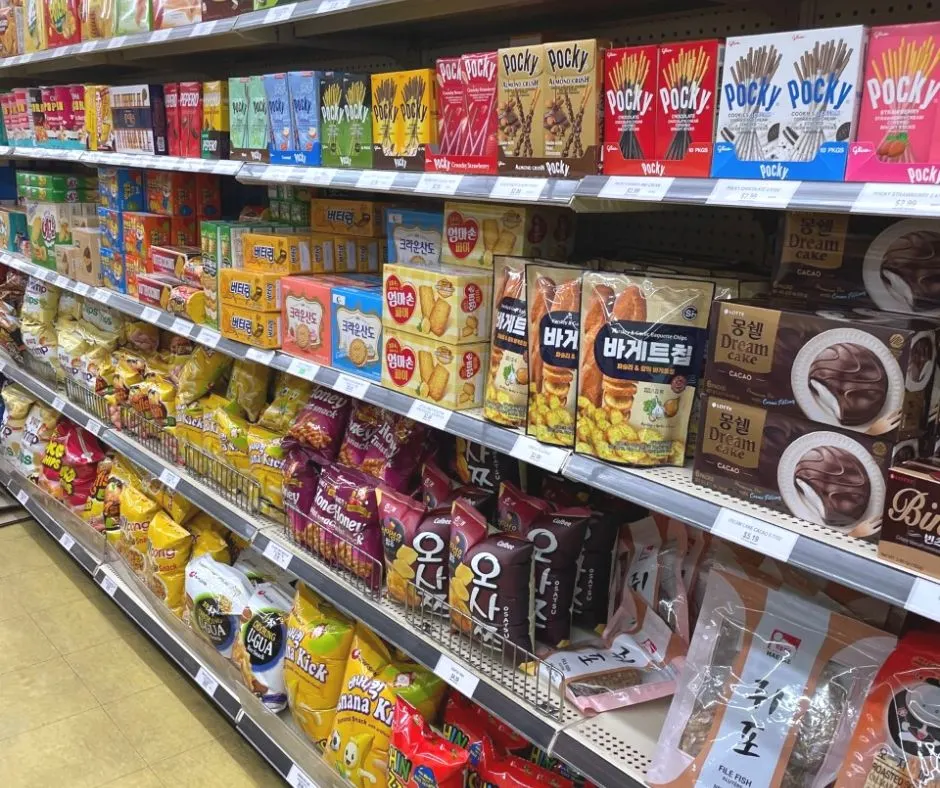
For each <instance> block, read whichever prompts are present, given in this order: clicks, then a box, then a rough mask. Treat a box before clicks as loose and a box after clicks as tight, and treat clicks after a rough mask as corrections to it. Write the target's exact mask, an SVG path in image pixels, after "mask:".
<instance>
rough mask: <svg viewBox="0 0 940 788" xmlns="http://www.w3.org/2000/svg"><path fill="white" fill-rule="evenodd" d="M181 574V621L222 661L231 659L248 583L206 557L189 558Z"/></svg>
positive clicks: (228, 567)
mask: <svg viewBox="0 0 940 788" xmlns="http://www.w3.org/2000/svg"><path fill="white" fill-rule="evenodd" d="M185 574H186V585H185V591H186V599H185V602H184V610H183V620H184V621H186V622H187V623H188V624H189V626H190V627H191V628H192V630H193V632H195V633H196V634H197V635H200V636H201V637H203V638H205V640H206V641H208V642H209V643H211V644H212V646H213V647H214V648H215V650H216V651H218V652H219V653H220V654H221V655H222V656H223V657H231V655H232V647H233V645H234V644H235V640H236V638H237V637H238V634H239V631H240V627H241V615H242V611H243V610H244V609H245V608H246V607H247V606H248V600H249V599H250V598H251V595H252V590H253V589H252V585H251V583H250V582H248V578H247V577H245V575H244V574H243V573H242V572H240V571H238V570H237V569H234V568H233V567H231V566H227V565H226V564H223V563H219V562H218V561H215V560H213V558H212V557H211V556H209V555H201V556H199V557H196V558H193V559H192V561H190V562H189V565H188V566H187V567H186V573H185Z"/></svg>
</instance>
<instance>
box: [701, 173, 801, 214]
mask: <svg viewBox="0 0 940 788" xmlns="http://www.w3.org/2000/svg"><path fill="white" fill-rule="evenodd" d="M800 183H801V181H744V180H734V179H730V180H720V181H715V188H713V189H712V193H711V194H710V195H709V196H708V199H707V200H706V203H707V204H708V205H732V206H735V207H741V208H776V209H778V210H784V209H785V208H786V207H787V206H788V205H789V204H790V200H792V199H793V195H794V194H795V193H796V190H797V189H798V188H800Z"/></svg>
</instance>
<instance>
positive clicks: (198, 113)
mask: <svg viewBox="0 0 940 788" xmlns="http://www.w3.org/2000/svg"><path fill="white" fill-rule="evenodd" d="M202 115H203V109H202V83H201V82H180V83H179V154H178V155H180V156H186V157H188V158H193V159H198V158H199V157H200V155H201V150H202V130H203V119H202Z"/></svg>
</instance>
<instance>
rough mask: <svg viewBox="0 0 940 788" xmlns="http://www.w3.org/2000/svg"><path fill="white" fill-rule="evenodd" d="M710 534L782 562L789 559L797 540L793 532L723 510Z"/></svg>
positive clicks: (745, 515)
mask: <svg viewBox="0 0 940 788" xmlns="http://www.w3.org/2000/svg"><path fill="white" fill-rule="evenodd" d="M712 534H713V535H715V536H720V537H722V538H723V539H729V540H730V541H732V542H736V543H737V544H739V545H743V546H744V547H749V548H751V550H756V551H757V552H758V553H763V554H764V555H769V556H770V557H771V558H776V559H777V560H778V561H783V562H786V561H787V560H788V559H789V558H790V553H791V552H793V547H794V545H795V544H796V540H797V535H796V534H795V533H793V531H788V530H786V529H785V528H780V527H779V526H777V525H773V524H772V523H767V522H764V521H763V520H758V519H757V518H756V517H751V516H750V515H747V514H741V513H740V512H736V511H734V510H732V509H724V508H722V510H721V511H720V512H719V513H718V516H717V517H716V518H715V524H714V525H713V526H712Z"/></svg>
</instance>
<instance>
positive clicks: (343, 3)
mask: <svg viewBox="0 0 940 788" xmlns="http://www.w3.org/2000/svg"><path fill="white" fill-rule="evenodd" d="M344 8H349V0H321V2H320V5H319V6H318V7H317V13H318V14H328V13H330V11H342V10H343V9H344Z"/></svg>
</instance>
